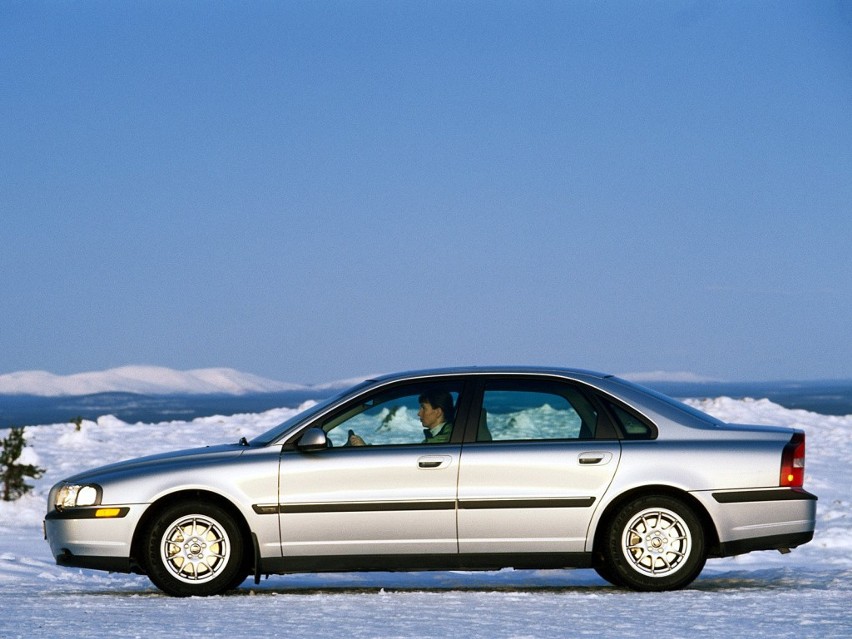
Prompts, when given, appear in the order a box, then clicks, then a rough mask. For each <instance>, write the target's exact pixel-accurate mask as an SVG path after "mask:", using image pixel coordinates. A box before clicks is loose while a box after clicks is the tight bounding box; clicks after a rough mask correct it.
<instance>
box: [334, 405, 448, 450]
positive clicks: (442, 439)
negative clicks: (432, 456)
mask: <svg viewBox="0 0 852 639" xmlns="http://www.w3.org/2000/svg"><path fill="white" fill-rule="evenodd" d="M418 401H419V402H420V410H418V411H417V417H419V418H420V424H421V425H422V426H423V442H422V443H424V444H445V443H447V442H448V441H450V435H452V434H453V419H454V418H455V409H454V408H453V396H452V395H451V394H450V393H447V392H445V391H426V392H425V393H422V394H421V395H420V397H418ZM347 443H348V445H349V446H366V445H367V444H366V442H365V441H364V440H363V438H362V437H361V436H360V435H356V434H355V433H354V432H352V431H350V432H349V439H348V441H347Z"/></svg>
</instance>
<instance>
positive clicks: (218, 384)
mask: <svg viewBox="0 0 852 639" xmlns="http://www.w3.org/2000/svg"><path fill="white" fill-rule="evenodd" d="M308 388H310V387H309V386H305V385H302V384H289V383H285V382H278V381H274V380H271V379H266V378H263V377H258V376H257V375H252V374H249V373H242V372H240V371H236V370H234V369H231V368H200V369H196V370H189V371H176V370H172V369H170V368H165V367H161V366H122V367H120V368H113V369H110V370H106V371H100V372H91V373H77V374H74V375H54V374H53V373H48V372H46V371H22V372H18V373H8V374H5V375H0V395H35V396H40V397H70V396H81V395H93V394H96V393H138V394H143V395H173V394H182V395H211V394H227V395H247V394H256V393H280V392H286V391H297V390H307V389H308Z"/></svg>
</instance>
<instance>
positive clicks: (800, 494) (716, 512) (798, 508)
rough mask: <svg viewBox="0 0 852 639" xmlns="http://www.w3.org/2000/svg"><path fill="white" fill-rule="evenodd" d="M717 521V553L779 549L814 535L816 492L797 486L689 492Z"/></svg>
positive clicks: (732, 553)
mask: <svg viewBox="0 0 852 639" xmlns="http://www.w3.org/2000/svg"><path fill="white" fill-rule="evenodd" d="M691 494H692V495H693V496H694V497H695V498H696V499H698V500H699V501H700V502H701V503H702V505H703V506H704V507H705V508H706V509H707V512H708V513H709V514H710V517H711V518H712V520H713V521H714V522H715V524H716V535H717V538H718V541H719V544H718V547H717V548H714V549H713V550H712V554H713V555H715V556H719V557H729V556H732V555H739V554H743V553H746V552H751V551H753V550H781V549H787V548H795V547H796V546H801V545H802V544H806V543H808V542H809V541H811V539H813V536H814V528H815V526H816V502H817V497H816V495H812V494H811V493H809V492H807V491H805V490H802V489H800V488H768V489H757V490H728V491H699V492H695V493H691Z"/></svg>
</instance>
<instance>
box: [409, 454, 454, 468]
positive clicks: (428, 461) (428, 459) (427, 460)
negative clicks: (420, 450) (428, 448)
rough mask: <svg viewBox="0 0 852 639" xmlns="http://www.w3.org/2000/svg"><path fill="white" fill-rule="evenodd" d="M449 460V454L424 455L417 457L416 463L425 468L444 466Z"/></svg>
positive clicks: (450, 458) (448, 463)
mask: <svg viewBox="0 0 852 639" xmlns="http://www.w3.org/2000/svg"><path fill="white" fill-rule="evenodd" d="M451 461H452V457H450V456H449V455H424V456H423V457H420V458H418V459H417V465H418V466H419V467H420V468H426V469H434V468H444V467H446V466H449V465H450V462H451Z"/></svg>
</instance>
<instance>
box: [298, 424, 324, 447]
mask: <svg viewBox="0 0 852 639" xmlns="http://www.w3.org/2000/svg"><path fill="white" fill-rule="evenodd" d="M296 448H298V449H299V450H301V451H312V450H325V449H326V448H328V435H326V433H325V431H324V430H323V429H322V428H309V429H308V430H306V431H305V433H304V435H302V436H301V437H300V438H299V441H298V442H297V443H296Z"/></svg>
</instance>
